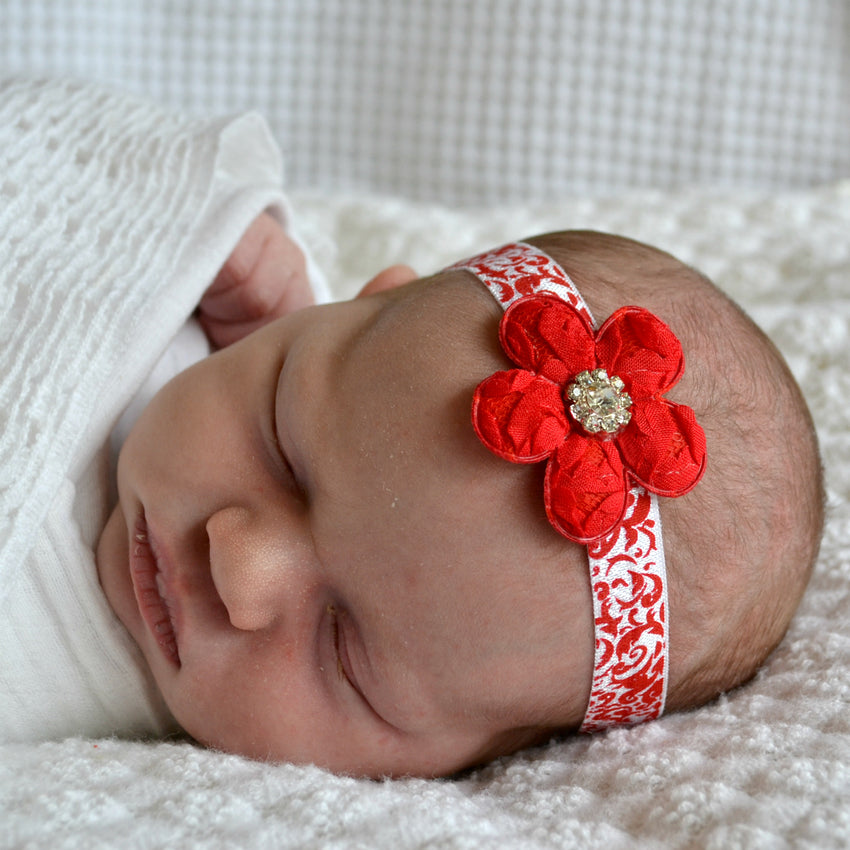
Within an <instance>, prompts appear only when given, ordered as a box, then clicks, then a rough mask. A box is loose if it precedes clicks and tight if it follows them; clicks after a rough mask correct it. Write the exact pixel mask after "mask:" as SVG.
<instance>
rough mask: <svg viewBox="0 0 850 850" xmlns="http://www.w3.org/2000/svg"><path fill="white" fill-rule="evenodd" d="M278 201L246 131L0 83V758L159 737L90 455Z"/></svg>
mask: <svg viewBox="0 0 850 850" xmlns="http://www.w3.org/2000/svg"><path fill="white" fill-rule="evenodd" d="M280 186H281V163H280V156H279V153H278V151H277V147H276V146H275V144H274V142H273V141H272V140H271V137H270V135H269V133H268V130H267V129H266V127H265V124H264V122H263V121H262V119H261V118H260V117H259V116H258V115H256V114H254V115H246V116H243V117H241V118H237V119H221V120H206V121H203V120H197V121H194V120H188V119H186V118H181V117H180V116H175V115H171V114H169V113H166V112H163V111H162V110H160V109H158V108H156V107H155V106H152V105H151V104H150V103H148V102H146V101H142V100H136V99H133V98H128V97H126V96H123V95H116V94H113V93H109V92H106V91H104V90H102V89H100V88H97V87H94V86H89V85H82V84H74V83H63V82H40V81H33V80H29V79H7V80H0V304H2V313H0V648H2V650H0V651H2V656H0V741H10V740H13V741H24V740H34V739H36V738H40V739H44V738H56V737H63V736H64V735H66V734H68V733H69V731H76V732H77V733H79V732H81V731H84V732H86V733H89V734H98V733H99V734H104V733H108V732H110V731H119V732H124V733H126V732H130V731H136V732H140V731H148V732H153V731H163V730H164V729H166V728H168V725H169V717H168V714H167V712H165V711H164V709H163V706H162V705H161V701H160V700H159V698H158V696H157V695H156V692H155V691H154V690H153V689H152V688H151V687H150V685H149V683H148V681H147V676H146V672H145V670H146V668H145V667H144V665H143V664H141V663H140V660H139V659H138V658H137V650H136V649H135V646H134V645H133V644H132V642H131V641H130V640H129V639H128V637H127V635H126V634H125V633H124V631H123V629H122V628H120V627H119V626H118V624H117V621H116V620H115V618H114V617H113V615H112V613H111V611H110V610H109V608H108V606H107V605H106V604H105V600H104V598H103V595H102V593H101V592H100V587H99V585H98V582H97V575H96V572H95V569H94V554H93V550H94V544H95V542H96V540H97V538H98V536H99V533H100V528H102V525H103V522H104V520H105V512H106V510H107V507H108V494H109V483H108V481H109V479H108V469H107V464H106V457H107V453H106V451H105V447H106V442H107V438H108V436H109V432H110V430H111V428H112V425H113V424H114V422H115V419H116V418H117V415H118V413H120V411H121V410H122V409H123V408H124V407H125V406H126V405H127V402H128V401H129V400H130V398H131V397H132V396H133V395H134V393H135V392H136V390H137V389H138V387H139V384H140V383H141V381H142V379H143V378H144V377H145V376H146V375H147V373H148V372H149V371H150V369H151V367H152V365H153V364H154V363H155V362H156V361H157V359H158V358H159V356H160V354H161V353H162V351H163V350H164V348H165V347H166V345H167V344H168V343H169V342H170V340H171V339H172V337H173V336H174V335H175V333H176V332H177V329H178V328H180V327H181V325H183V323H184V322H185V320H186V318H187V316H188V315H189V314H190V313H191V312H192V310H193V309H194V307H195V305H196V304H197V303H198V300H199V298H200V295H201V293H202V292H203V291H204V289H205V288H206V287H207V285H208V284H209V282H210V281H211V280H212V279H213V277H214V276H215V273H216V271H217V270H218V268H219V267H220V266H221V264H222V263H223V262H224V260H225V259H226V258H227V256H228V254H229V253H230V251H231V250H232V248H233V246H234V245H235V244H236V242H237V241H238V239H239V237H240V236H241V234H242V232H243V231H244V230H245V228H246V227H247V226H248V224H249V223H250V222H251V221H252V219H253V218H254V217H255V216H256V215H257V214H258V213H259V212H260V211H262V210H263V209H264V208H265V207H267V206H270V205H277V207H278V210H279V211H280V212H281V214H282V211H283V207H282V206H281V204H282V196H281V189H280ZM0 835H2V830H0ZM0 840H2V839H0Z"/></svg>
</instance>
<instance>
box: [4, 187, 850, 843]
mask: <svg viewBox="0 0 850 850" xmlns="http://www.w3.org/2000/svg"><path fill="white" fill-rule="evenodd" d="M0 181H2V177H1V176H0ZM295 206H296V210H297V212H298V213H299V214H300V221H301V223H302V226H303V230H302V232H303V233H304V235H305V237H306V239H307V241H308V242H309V243H310V244H311V245H312V247H313V249H314V251H315V253H316V256H317V258H318V261H319V264H320V265H321V266H323V268H324V270H325V271H326V272H327V273H328V276H329V279H330V281H331V282H332V285H333V286H334V287H335V289H336V292H337V294H340V295H342V294H350V293H352V292H353V291H354V289H355V287H356V286H357V285H359V284H360V283H362V282H363V281H364V280H365V279H366V278H367V277H368V276H369V275H371V274H372V273H374V272H375V271H376V270H378V269H379V268H380V267H382V266H383V265H385V264H387V263H390V262H396V261H402V260H403V261H406V262H410V263H411V264H413V265H414V266H415V267H416V268H417V269H418V270H419V271H420V272H422V273H428V272H431V271H434V270H436V269H438V268H439V267H441V266H443V265H444V264H446V263H447V262H449V261H451V260H455V259H458V258H460V257H462V256H466V255H469V254H471V253H473V252H475V251H478V250H480V249H483V248H485V247H489V246H491V245H494V244H497V243H499V242H501V241H505V240H508V239H513V238H517V237H522V236H527V235H530V234H533V233H536V232H541V231H544V230H548V229H556V228H562V227H594V228H599V229H605V230H610V231H614V232H620V233H625V234H627V235H631V236H634V237H637V238H639V239H644V240H646V241H649V242H652V243H654V244H657V245H659V246H660V247H662V248H665V249H667V250H669V251H672V252H673V253H675V254H676V255H678V256H680V257H681V258H682V259H684V260H686V261H689V262H692V263H694V264H695V265H697V266H698V267H700V268H701V269H703V270H704V271H705V272H707V273H708V274H709V275H711V276H712V277H713V278H714V279H715V280H716V281H717V282H718V283H719V284H720V285H722V286H723V287H724V288H725V289H727V290H728V291H729V292H730V293H731V294H732V295H733V296H735V297H736V298H737V299H738V300H739V301H741V302H742V303H743V305H744V306H745V307H746V308H748V309H749V310H750V311H751V312H752V313H753V314H754V316H755V317H756V318H757V320H759V321H760V322H761V323H762V325H763V326H764V327H765V328H766V330H767V331H768V332H769V334H770V335H771V336H772V337H773V339H774V340H775V341H776V342H777V344H778V345H779V347H780V348H781V349H782V351H783V352H784V353H785V355H786V357H787V358H788V360H789V362H790V364H791V367H792V369H793V370H794V372H795V373H796V375H797V377H798V379H799V380H800V381H801V382H802V385H803V387H804V390H805V393H806V396H807V398H808V400H809V403H810V404H811V407H812V410H813V413H814V416H815V419H816V422H817V425H818V429H819V432H820V437H821V441H822V447H823V452H824V458H825V464H826V470H827V481H828V489H829V518H828V523H827V529H826V538H825V540H824V545H823V549H822V553H821V557H820V559H819V562H818V566H817V569H816V571H815V574H814V577H813V579H812V583H811V586H810V588H809V590H808V592H807V593H806V595H805V598H804V600H803V603H802V606H801V609H800V611H799V614H798V616H797V617H796V619H795V620H794V622H793V624H792V626H791V629H790V632H789V633H788V635H787V637H786V639H785V640H784V641H783V643H782V644H781V646H780V647H779V649H778V650H777V651H776V652H775V653H774V654H773V655H772V657H771V658H770V659H769V661H768V663H767V665H766V666H765V668H764V669H763V670H762V672H761V673H760V674H759V675H758V676H757V678H756V679H755V680H754V681H753V682H751V683H750V684H748V685H747V686H745V687H743V688H741V689H739V690H737V691H735V692H733V693H731V694H729V695H727V696H724V697H723V698H721V699H719V700H717V701H716V702H715V703H713V704H712V705H709V706H707V707H704V708H702V709H699V710H697V711H694V712H691V713H687V714H677V715H676V714H674V715H670V716H668V717H665V718H664V719H662V720H660V721H657V722H655V723H651V724H648V725H646V726H643V727H639V728H635V729H620V730H615V731H611V732H609V733H607V734H603V735H597V736H593V737H580V738H574V739H570V740H566V741H561V742H554V743H551V744H549V745H547V746H544V747H541V748H538V749H535V750H531V751H527V752H524V753H521V754H518V755H515V756H513V757H510V758H506V759H503V760H501V761H499V762H497V763H495V764H493V765H491V766H488V767H486V768H484V769H481V770H479V771H476V772H474V773H472V774H470V775H467V776H465V777H463V778H460V779H457V780H454V781H423V780H398V781H388V782H372V781H361V780H355V779H350V778H345V777H338V776H332V775H330V774H328V773H326V772H323V771H321V770H319V769H316V768H312V767H293V766H290V765H270V764H261V763H257V762H252V761H248V760H245V759H243V758H239V757H235V756H228V755H222V754H219V753H215V752H210V751H205V750H202V749H199V748H197V747H195V746H193V745H191V744H189V743H186V742H182V741H170V742H131V741H121V740H114V739H101V740H95V739H71V740H65V741H62V742H56V743H45V744H39V745H8V746H5V747H3V748H2V750H0V846H2V847H51V848H60V847H86V848H91V847H111V846H121V847H135V848H147V847H165V846H169V847H252V848H269V849H270V850H272V848H273V850H284V848H296V847H299V848H302V847H303V848H364V850H365V848H369V850H374V848H393V850H397V848H426V847H427V848H431V847H436V848H457V850H460V848H494V850H496V848H498V850H505V849H506V848H509V849H510V848H516V850H520V848H522V849H523V850H527V848H531V850H534V848H561V847H564V848H572V847H577V848H606V850H610V848H620V847H622V848H634V847H659V848H660V847H665V848H667V847H671V848H718V850H720V848H722V850H727V848H737V847H741V848H777V847H778V848H782V847H788V848H792V847H812V848H832V847H835V848H838V847H845V846H847V845H848V842H850V710H848V709H850V705H848V703H850V543H848V541H850V405H849V404H848V403H847V399H848V398H850V369H849V368H848V364H850V184H848V185H840V186H833V187H827V188H824V189H822V190H812V191H807V192H803V193H800V194H794V195H784V196H780V197H777V196H772V197H768V196H754V195H748V196H741V195H738V194H720V195H718V194H707V193H705V192H693V193H679V194H646V193H644V194H640V195H636V196H629V197H619V198H615V199H610V200H596V201H592V202H591V201H576V202H569V201H565V202H563V203H562V204H559V205H557V206H550V207H545V208H540V207H516V208H512V209H507V210H492V209H491V210H486V211H484V210H482V211H479V212H475V211H471V212H463V213H459V212H452V211H448V210H446V209H441V208H434V207H421V206H413V205H411V204H409V203H405V202H400V201H394V200H388V199H358V200H355V199H350V198H339V197H337V198H334V197H316V196H302V197H301V198H296V204H295Z"/></svg>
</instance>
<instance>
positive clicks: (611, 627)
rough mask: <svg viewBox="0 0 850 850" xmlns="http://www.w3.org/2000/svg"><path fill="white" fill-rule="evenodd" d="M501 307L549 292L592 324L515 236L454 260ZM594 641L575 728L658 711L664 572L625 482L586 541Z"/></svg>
mask: <svg viewBox="0 0 850 850" xmlns="http://www.w3.org/2000/svg"><path fill="white" fill-rule="evenodd" d="M452 268H457V269H466V270H468V271H470V272H472V273H473V274H474V275H475V276H476V277H477V278H478V279H479V280H480V281H481V282H482V283H483V284H484V285H485V286H486V287H487V288H488V289H489V290H490V292H491V293H492V294H493V297H494V298H495V299H496V300H497V301H498V302H499V303H500V304H501V305H502V307H503V308H507V307H508V305H509V304H511V303H512V302H514V301H516V300H517V299H518V298H522V297H523V296H525V295H532V294H540V293H544V292H546V293H551V294H553V295H556V296H558V297H559V298H562V299H563V300H564V301H566V302H567V303H569V304H571V305H572V306H573V307H574V308H575V309H576V310H578V311H579V312H580V313H582V314H583V315H584V316H585V318H586V319H587V320H588V321H589V322H590V323H591V325H593V326H594V327H595V326H596V323H595V322H594V320H593V316H592V315H591V313H590V310H589V309H588V307H587V304H585V302H584V299H583V298H582V297H581V294H580V293H579V291H578V289H577V288H576V286H575V284H574V283H573V282H572V280H570V278H569V276H568V275H567V274H566V272H565V271H564V270H563V269H562V268H561V267H560V266H559V265H558V264H557V263H556V262H555V261H554V260H553V259H552V258H551V257H550V256H549V255H548V254H545V253H544V252H543V251H541V250H540V249H539V248H535V247H534V246H533V245H528V244H526V243H524V242H515V243H512V244H509V245H505V246H503V247H501V248H497V249H495V250H493V251H489V252H487V253H485V254H480V255H478V256H476V257H472V258H470V259H468V260H463V261H462V262H460V263H456V264H455V265H454V266H452ZM587 557H588V562H589V565H590V583H591V590H592V595H593V621H594V633H595V640H596V648H595V659H594V666H593V682H592V684H591V689H590V698H589V700H588V704H587V710H586V712H585V716H584V720H583V721H582V724H581V731H582V732H595V731H598V730H600V729H605V728H606V727H608V726H616V725H624V724H632V723H640V722H642V721H644V720H652V719H654V718H656V717H659V716H660V715H661V714H662V713H663V711H664V702H665V699H666V695H667V674H668V664H669V661H668V638H667V573H666V568H665V563H664V547H663V543H662V537H661V516H660V514H659V511H658V498H657V497H656V496H655V494H654V493H650V492H648V491H647V490H645V489H644V488H643V487H640V486H639V485H635V486H633V487H632V489H631V491H630V493H629V498H628V507H627V508H626V513H625V515H624V517H623V521H622V523H621V524H620V525H619V526H618V527H617V528H616V529H615V530H614V531H613V532H611V533H610V534H608V535H606V536H605V537H603V538H600V539H599V540H596V541H594V542H592V543H590V544H589V545H588V547H587Z"/></svg>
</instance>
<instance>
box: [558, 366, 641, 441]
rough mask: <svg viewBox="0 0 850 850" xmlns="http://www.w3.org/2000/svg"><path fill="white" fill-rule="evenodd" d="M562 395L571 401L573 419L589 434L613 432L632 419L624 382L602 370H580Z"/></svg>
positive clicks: (630, 401)
mask: <svg viewBox="0 0 850 850" xmlns="http://www.w3.org/2000/svg"><path fill="white" fill-rule="evenodd" d="M565 395H566V397H567V399H568V400H569V401H571V402H572V404H571V405H570V413H571V414H572V415H573V418H574V419H575V420H576V421H577V422H579V423H580V424H581V426H582V427H583V428H584V430H585V431H588V432H589V433H591V434H598V433H599V432H600V431H603V432H605V433H606V434H615V433H616V432H617V431H619V430H620V429H621V428H622V427H623V426H624V425H627V424H628V423H629V420H630V419H631V418H632V414H631V411H630V409H629V408H631V406H632V399H631V397H630V396H629V394H628V393H627V392H626V389H625V384H623V381H622V380H621V379H620V378H619V377H618V376H617V375H611V376H609V375H608V373H607V372H606V371H605V370H604V369H593V370H592V371H586V372H580V373H579V374H578V375H576V379H575V381H573V382H572V383H571V384H570V385H569V386H568V387H567V390H566V393H565Z"/></svg>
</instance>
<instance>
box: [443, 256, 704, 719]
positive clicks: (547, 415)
mask: <svg viewBox="0 0 850 850" xmlns="http://www.w3.org/2000/svg"><path fill="white" fill-rule="evenodd" d="M452 268H457V269H466V270H468V271H471V272H472V273H473V274H474V275H475V276H476V277H478V278H479V280H481V281H482V283H484V285H485V286H487V288H488V289H489V290H490V292H491V293H492V294H493V296H494V297H495V298H496V300H497V301H498V302H499V303H500V304H501V305H502V307H503V308H505V314H504V316H503V317H502V321H501V323H500V326H499V338H500V341H501V344H502V348H503V350H504V352H505V354H507V356H508V357H509V358H510V359H511V360H512V361H513V362H514V363H515V364H516V365H517V366H518V367H520V368H518V369H512V370H510V371H501V372H496V373H494V374H493V375H491V376H490V377H489V378H487V379H486V380H484V381H482V382H481V383H480V384H479V385H478V387H477V388H476V390H475V394H474V396H473V404H472V421H473V425H474V427H475V431H476V433H477V434H478V436H479V438H480V439H481V441H482V442H483V443H484V445H485V446H487V448H488V449H490V450H491V451H493V452H494V453H495V454H497V455H499V456H500V457H503V458H505V459H506V460H509V461H512V462H514V463H536V462H539V461H543V460H547V466H546V475H545V479H544V503H545V506H546V514H547V516H548V518H549V522H550V523H551V524H552V526H553V527H554V528H555V529H556V530H557V531H558V532H559V533H561V534H562V535H564V536H565V537H567V538H569V539H570V540H574V541H576V542H578V543H584V544H586V545H587V554H588V561H589V565H590V580H591V588H592V596H593V608H594V611H593V614H594V631H595V636H596V646H595V659H594V671H593V683H592V685H591V691H590V699H589V701H588V706H587V710H586V712H585V716H584V720H583V721H582V725H581V731H583V732H592V731H596V730H598V729H604V728H606V727H608V726H612V725H619V724H631V723H638V722H641V721H644V720H651V719H653V718H656V717H659V716H660V715H661V714H662V713H663V711H664V702H665V698H666V691H667V673H668V666H669V665H668V637H667V586H666V584H667V582H666V569H665V563H664V547H663V541H662V536H661V517H660V513H659V510H658V499H657V495H662V496H681V495H684V494H685V493H687V492H688V491H690V490H691V489H692V488H693V487H694V486H696V484H697V482H698V481H699V480H700V478H701V477H702V474H703V472H704V471H705V458H706V447H705V435H704V433H703V431H702V428H701V427H700V426H699V425H698V424H697V421H696V418H695V416H694V413H693V411H692V410H691V409H690V408H689V407H686V406H684V405H680V404H675V403H674V402H671V401H669V400H667V399H665V398H663V397H662V395H663V394H664V393H665V392H666V391H667V390H669V389H670V388H671V387H672V386H673V385H674V384H675V383H676V382H677V381H678V380H679V378H680V377H681V375H682V372H683V371H684V357H683V355H682V348H681V345H680V344H679V340H678V339H677V338H676V336H675V335H674V334H673V332H672V331H671V330H670V329H669V328H668V327H667V325H665V324H664V322H662V321H661V320H660V319H659V318H657V317H656V316H654V315H653V314H652V313H650V312H649V311H648V310H644V309H643V308H640V307H623V308H621V309H619V310H617V311H616V312H615V313H613V314H612V315H611V316H610V317H609V318H608V320H607V321H606V322H605V323H604V324H603V325H602V327H601V328H599V329H598V330H594V326H595V323H594V321H593V317H592V316H591V314H590V311H589V310H588V308H587V305H586V304H585V302H584V299H583V298H582V297H581V294H580V293H579V291H578V289H577V288H576V286H575V284H574V283H573V282H572V280H570V278H569V277H568V276H567V274H566V273H565V272H564V270H563V269H562V268H561V267H560V266H559V265H558V264H557V263H556V262H555V261H554V260H553V259H552V258H551V257H549V256H548V255H547V254H545V253H544V252H543V251H541V250H540V249H538V248H535V247H534V246H532V245H529V244H526V243H523V242H517V243H512V244H509V245H505V246H504V247H502V248H498V249H496V250H494V251H490V252H488V253H486V254H481V255H479V256H476V257H473V258H471V259H469V260H464V261H462V262H460V263H457V264H455V265H454V266H452ZM656 494H657V495H656Z"/></svg>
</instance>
